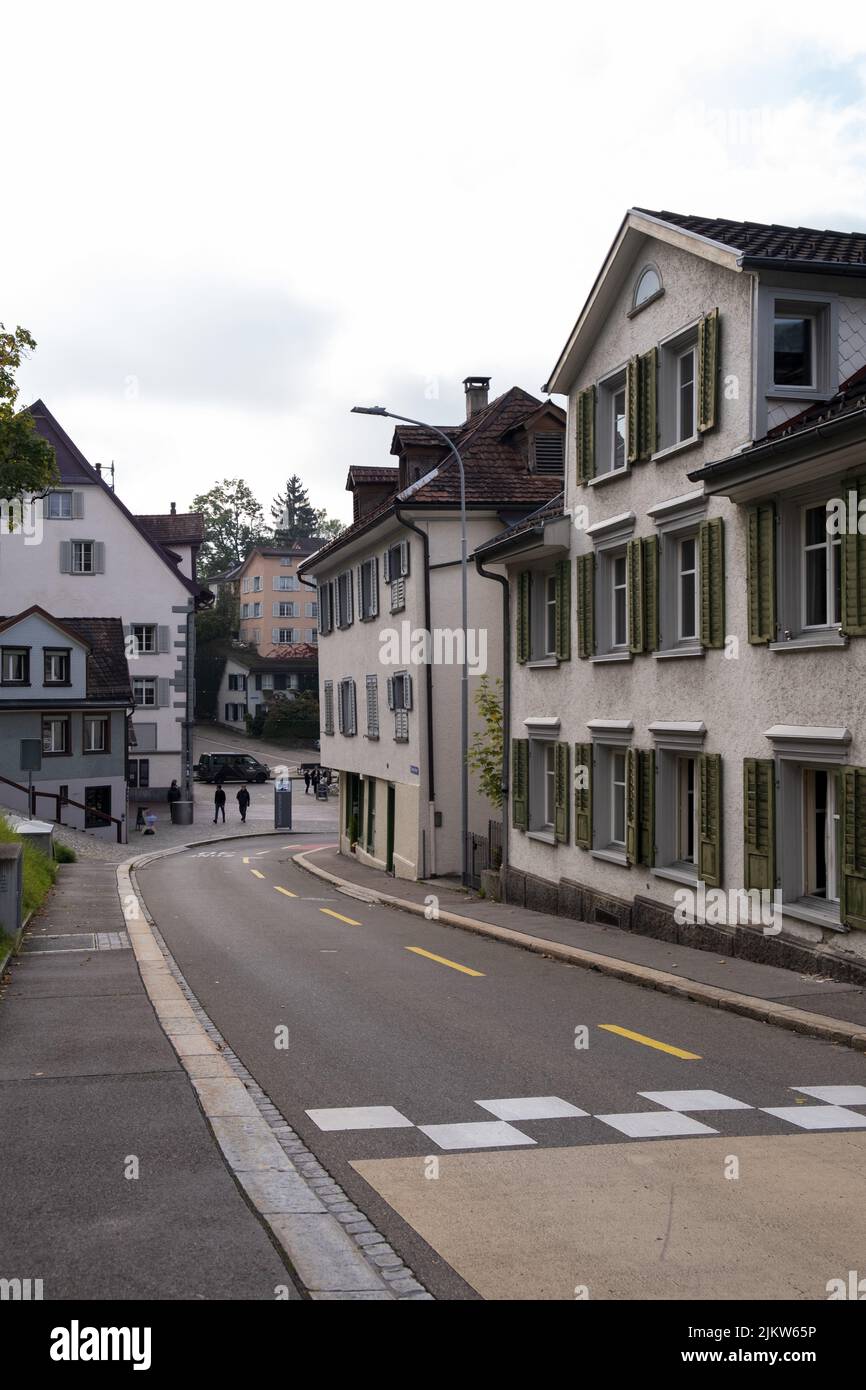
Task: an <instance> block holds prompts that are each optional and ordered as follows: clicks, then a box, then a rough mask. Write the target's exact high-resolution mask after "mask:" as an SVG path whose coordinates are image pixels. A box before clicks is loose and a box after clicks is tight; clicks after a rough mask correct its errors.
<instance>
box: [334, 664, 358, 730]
mask: <svg viewBox="0 0 866 1390" xmlns="http://www.w3.org/2000/svg"><path fill="white" fill-rule="evenodd" d="M337 724H338V727H339V730H340V733H341V734H345V735H346V737H348V738H351V737H352V736H353V735H354V734H355V733H357V728H358V712H357V703H356V698H355V682H354V681H353V680H352V677H351V676H346V677H345V679H344V680H341V681H340V684H339V686H338V687H337Z"/></svg>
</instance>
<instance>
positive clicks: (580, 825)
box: [574, 743, 592, 849]
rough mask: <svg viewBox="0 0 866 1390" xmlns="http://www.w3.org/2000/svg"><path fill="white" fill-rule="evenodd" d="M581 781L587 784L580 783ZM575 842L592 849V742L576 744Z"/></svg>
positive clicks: (582, 847)
mask: <svg viewBox="0 0 866 1390" xmlns="http://www.w3.org/2000/svg"><path fill="white" fill-rule="evenodd" d="M583 769H585V772H584V771H583ZM579 781H580V782H581V783H583V782H584V781H585V783H586V785H585V786H583V785H578V782H579ZM574 843H575V844H576V845H577V846H578V848H579V849H592V744H591V743H576V744H575V745H574Z"/></svg>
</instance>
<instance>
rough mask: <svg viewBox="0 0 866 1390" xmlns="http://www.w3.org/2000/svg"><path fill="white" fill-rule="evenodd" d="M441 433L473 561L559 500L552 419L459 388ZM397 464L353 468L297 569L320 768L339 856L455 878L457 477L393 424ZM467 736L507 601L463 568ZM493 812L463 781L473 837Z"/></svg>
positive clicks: (560, 452) (552, 413)
mask: <svg viewBox="0 0 866 1390" xmlns="http://www.w3.org/2000/svg"><path fill="white" fill-rule="evenodd" d="M464 384H465V387H466V402H467V418H466V420H465V421H464V422H463V423H462V424H460V425H457V426H454V427H449V432H450V434H451V436H452V438H453V439H454V441H455V442H456V443H457V445H458V447H459V449H460V452H461V456H462V458H463V460H464V466H465V470H466V498H467V515H468V537H469V547H470V550H471V549H472V548H473V547H474V546H477V545H479V544H481V543H482V542H483V541H484V540H487V539H488V538H490V537H491V536H494V535H496V534H498V533H499V532H501V531H502V529H503V526H505V525H507V524H508V523H509V522H511V521H513V520H514V519H515V518H517V517H521V516H525V515H526V514H527V513H528V512H530V511H533V510H536V509H537V508H538V507H539V506H543V505H544V504H545V503H547V502H549V501H550V500H551V498H553V497H555V496H556V495H557V494H558V493H559V492H560V491H561V489H562V468H563V458H564V422H565V417H564V413H563V412H562V411H561V410H560V409H559V408H558V407H556V406H554V405H552V404H550V403H545V402H543V401H540V400H538V399H536V398H535V397H533V396H530V395H529V394H528V393H527V392H525V391H522V390H520V389H519V388H516V387H515V388H512V389H511V390H510V391H508V392H506V393H505V394H504V395H502V396H500V397H498V398H497V399H496V400H494V401H489V400H488V385H489V378H486V377H482V378H475V377H473V378H467V379H466V382H465V383H464ZM391 452H392V454H395V455H396V456H397V466H396V467H388V468H379V467H377V468H367V467H360V466H359V467H353V468H351V469H350V470H349V477H348V481H347V487H348V489H349V491H350V492H352V494H353V504H354V520H353V522H352V525H351V526H349V527H348V528H347V529H346V530H345V531H344V532H343V533H342V535H340V536H339V537H338V538H337V539H336V540H334V541H331V542H330V543H329V544H327V545H325V546H323V547H322V549H320V550H319V551H318V552H317V553H316V554H315V555H313V556H311V557H310V558H309V559H307V560H305V561H304V562H303V563H302V565H301V566H300V569H299V574H300V576H301V579H302V581H304V582H307V583H308V582H310V580H313V581H315V584H316V586H317V590H318V613H319V691H320V705H321V758H322V763H323V764H325V765H329V766H331V767H332V768H334V769H336V770H337V771H338V772H339V774H340V843H341V850H342V851H343V852H344V853H347V854H348V853H351V854H354V855H355V856H356V857H357V858H358V859H360V860H361V861H362V862H364V863H367V864H370V865H374V866H376V867H378V868H381V869H384V870H386V871H387V872H390V873H393V874H395V875H396V876H397V877H404V878H418V877H427V876H429V875H432V874H446V873H457V872H459V871H460V868H461V864H462V856H463V847H462V844H461V835H460V750H459V733H458V731H459V727H460V713H459V711H460V671H461V666H460V660H459V659H455V658H459V657H460V656H461V655H462V648H461V647H460V645H459V641H460V640H461V639H460V638H459V637H458V638H457V640H455V629H458V626H459V614H460V519H459V486H458V483H459V480H458V476H457V472H456V467H455V466H454V465H453V464H452V463H450V462H449V461H448V460H449V458H450V457H451V455H450V451H449V450H447V449H446V448H445V446H444V444H443V442H442V440H441V438H440V437H439V436H437V435H435V434H433V433H432V432H430V431H427V430H425V429H423V428H420V427H416V426H400V427H398V429H397V430H396V431H395V433H394V437H393V441H392V445H391ZM469 626H470V632H469V642H468V651H469V656H470V697H471V701H472V707H471V711H470V720H471V727H470V739H471V738H473V737H474V736H475V734H476V733H477V732H479V731H480V729H481V725H480V723H479V720H478V717H477V714H476V710H475V702H474V695H475V692H476V691H477V690H478V689H479V684H480V680H481V676H482V675H483V674H486V675H487V676H488V677H489V678H490V679H491V680H495V679H496V678H498V677H501V675H502V632H503V590H502V586H501V585H500V584H499V583H497V582H495V581H494V580H491V579H489V578H485V577H483V576H482V575H481V574H480V573H479V572H478V571H477V569H476V568H475V566H474V565H470V570H469ZM500 815H501V813H500V812H499V811H498V810H497V809H496V808H495V807H493V806H491V805H490V803H489V802H487V801H486V800H485V799H484V797H482V796H481V794H480V792H479V791H478V788H477V785H476V782H475V777H474V775H473V776H472V777H471V779H470V806H469V826H470V833H471V834H473V835H475V836H477V837H479V839H481V838H485V839H486V835H487V829H488V823H489V821H490V819H491V818H494V819H496V820H498V819H499V817H500Z"/></svg>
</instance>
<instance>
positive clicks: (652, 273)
mask: <svg viewBox="0 0 866 1390" xmlns="http://www.w3.org/2000/svg"><path fill="white" fill-rule="evenodd" d="M661 293H662V277H661V275H660V274H659V272H658V271H657V270H656V268H655V266H654V265H646V266H644V268H643V270H642V271H641V273H640V275H639V276H638V277H637V281H636V283H635V287H634V299H633V301H632V312H634V311H635V310H637V309H642V308H643V307H644V305H645V304H649V302H650V300H652V299H656V298H657V297H658V296H659V295H660V294H661Z"/></svg>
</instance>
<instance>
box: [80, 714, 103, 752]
mask: <svg viewBox="0 0 866 1390" xmlns="http://www.w3.org/2000/svg"><path fill="white" fill-rule="evenodd" d="M94 727H98V728H100V729H101V730H102V743H101V744H95V743H94V742H93V739H92V733H93V729H94ZM82 749H83V751H84V752H85V753H107V752H108V751H109V715H107V714H85V716H84V721H83V743H82Z"/></svg>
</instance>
